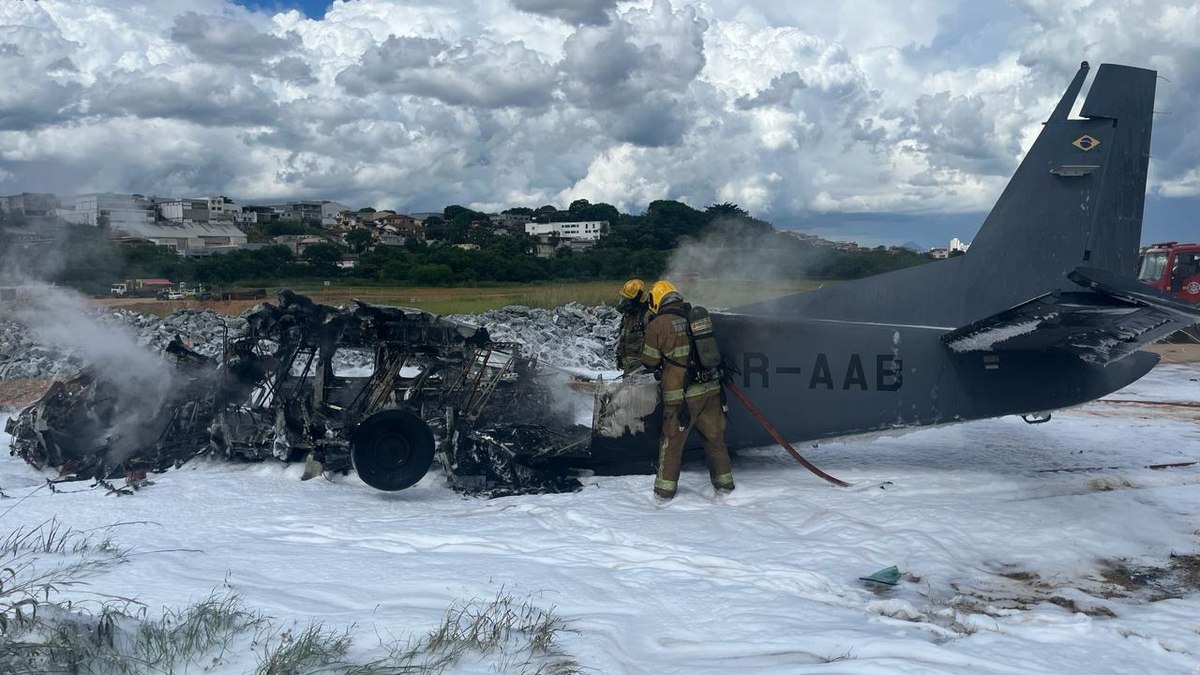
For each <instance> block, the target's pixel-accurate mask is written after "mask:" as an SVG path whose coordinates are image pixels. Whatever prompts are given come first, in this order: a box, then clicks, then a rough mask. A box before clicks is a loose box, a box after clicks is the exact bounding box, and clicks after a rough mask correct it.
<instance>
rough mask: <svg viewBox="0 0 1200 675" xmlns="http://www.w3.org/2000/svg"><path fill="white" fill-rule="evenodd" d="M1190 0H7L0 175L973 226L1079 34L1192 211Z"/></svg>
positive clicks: (909, 232)
mask: <svg viewBox="0 0 1200 675" xmlns="http://www.w3.org/2000/svg"><path fill="white" fill-rule="evenodd" d="M1198 25H1200V8H1198V7H1197V5H1196V4H1195V3H1194V2H1191V1H1190V0H1188V1H1185V0H1180V1H1178V2H1172V1H1161V2H1153V1H1137V0H1071V1H1066V2H1063V1H1060V0H1053V1H1051V0H1013V1H1012V2H1007V3H1001V2H988V3H978V2H966V1H961V2H960V1H955V0H914V1H912V2H908V3H895V2H891V1H889V0H861V1H860V2H855V3H846V4H832V5H831V4H829V3H815V2H805V3H779V2H775V1H774V0H737V1H734V0H706V1H700V2H691V1H687V0H636V1H632V2H629V1H619V0H400V1H391V0H387V1H385V0H334V1H333V2H328V3H327V2H321V1H319V0H303V1H296V0H291V1H288V0H241V2H233V1H231V0H141V1H137V0H133V1H130V0H40V1H36V0H0V67H2V68H3V72H5V73H8V74H9V76H8V77H7V78H6V81H7V82H6V86H5V87H4V88H3V89H2V90H0V194H14V193H18V192H21V191H46V192H57V193H60V194H73V193H79V192H88V191H107V190H111V191H116V192H138V193H143V194H155V195H166V196H175V197H186V196H204V195H215V194H222V195H226V196H230V197H233V198H234V199H237V200H239V201H246V202H263V201H270V200H282V199H301V198H303V199H332V200H335V201H339V202H342V203H345V204H347V205H349V206H352V207H355V208H358V207H362V206H373V207H376V208H392V209H396V210H400V211H409V212H412V211H432V210H441V209H442V208H443V207H444V206H446V205H448V204H462V205H466V206H471V207H474V208H477V209H480V210H488V211H493V210H501V209H504V208H507V207H511V206H531V207H537V206H541V205H544V204H553V205H555V206H558V207H560V208H564V207H566V206H567V205H568V204H570V202H572V201H574V200H575V199H588V200H590V201H592V202H608V203H611V204H613V205H615V206H617V207H618V208H619V209H621V210H622V211H625V212H628V213H640V212H642V211H643V210H644V209H645V208H646V206H647V205H648V204H649V203H650V202H651V201H653V200H656V199H678V200H681V201H684V202H686V203H688V204H690V205H692V206H694V207H697V208H703V207H704V206H707V205H709V204H713V203H720V202H733V203H736V204H738V205H740V206H741V207H742V208H745V209H747V210H748V211H750V212H751V213H752V214H754V215H755V216H758V217H761V218H764V219H766V220H769V221H771V222H772V223H774V224H775V225H776V226H778V227H782V228H789V229H805V230H809V231H812V232H816V233H818V234H822V235H824V236H827V237H829V238H834V239H855V240H858V241H860V242H861V243H866V244H879V243H896V244H899V243H906V242H915V243H918V244H921V245H925V246H933V245H944V244H945V243H946V242H947V241H948V239H949V237H951V236H959V237H961V238H963V239H965V240H969V239H970V238H971V237H972V236H973V234H974V232H975V231H976V230H977V229H978V226H979V224H980V223H982V221H983V218H984V216H985V215H986V212H987V210H988V209H989V208H990V207H991V204H992V203H993V202H994V201H995V199H996V197H997V196H998V195H999V193H1000V191H1001V190H1002V189H1003V187H1004V185H1005V183H1006V182H1007V180H1008V178H1009V177H1010V176H1011V174H1012V172H1013V171H1014V170H1015V168H1016V166H1017V164H1018V163H1019V161H1020V159H1021V157H1022V155H1023V153H1024V152H1025V150H1026V149H1028V147H1029V145H1030V144H1031V143H1032V142H1033V139H1034V138H1035V136H1036V134H1037V132H1038V130H1039V129H1040V123H1041V122H1042V121H1044V120H1045V119H1046V117H1047V116H1048V115H1049V113H1050V111H1051V110H1052V109H1053V106H1054V104H1055V102H1056V101H1057V99H1058V98H1059V97H1060V96H1061V94H1062V91H1063V90H1064V89H1065V88H1066V85H1067V84H1068V82H1069V81H1070V79H1071V77H1072V76H1073V75H1074V73H1075V71H1076V69H1077V68H1078V66H1079V62H1080V61H1082V60H1088V61H1090V62H1091V63H1092V64H1093V66H1095V65H1096V64H1099V63H1102V62H1113V63H1124V64H1128V65H1134V66H1140V67H1145V68H1152V69H1155V70H1157V71H1159V73H1160V75H1161V76H1162V77H1161V78H1160V80H1159V86H1158V97H1157V100H1156V104H1155V107H1156V110H1157V111H1159V112H1160V113H1162V114H1159V115H1157V116H1156V120H1155V129H1154V143H1153V148H1152V152H1153V159H1152V161H1151V169H1150V180H1149V185H1148V197H1147V218H1146V225H1145V229H1144V238H1145V239H1146V240H1147V241H1159V240H1167V239H1176V240H1194V239H1196V238H1197V229H1196V225H1195V219H1194V215H1193V214H1195V213H1196V212H1197V206H1200V132H1198V131H1197V126H1198V125H1197V122H1198V121H1200V120H1198V119H1197V113H1196V112H1195V111H1196V108H1197V101H1196V98H1197V97H1200V31H1197V30H1195V29H1196V26H1198Z"/></svg>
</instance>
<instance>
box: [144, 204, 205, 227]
mask: <svg viewBox="0 0 1200 675" xmlns="http://www.w3.org/2000/svg"><path fill="white" fill-rule="evenodd" d="M154 201H155V203H156V204H157V205H158V215H159V217H160V218H162V219H163V220H165V221H167V222H169V223H207V222H208V220H209V213H210V211H209V200H208V199H206V198H201V199H155V200H154Z"/></svg>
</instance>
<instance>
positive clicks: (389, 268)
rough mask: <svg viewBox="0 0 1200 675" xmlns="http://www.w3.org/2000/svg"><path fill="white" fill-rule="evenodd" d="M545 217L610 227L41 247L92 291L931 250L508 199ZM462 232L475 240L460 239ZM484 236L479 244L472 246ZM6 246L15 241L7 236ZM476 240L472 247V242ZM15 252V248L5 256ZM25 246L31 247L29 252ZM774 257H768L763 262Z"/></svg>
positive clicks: (680, 210) (639, 269) (600, 270)
mask: <svg viewBox="0 0 1200 675" xmlns="http://www.w3.org/2000/svg"><path fill="white" fill-rule="evenodd" d="M505 213H509V214H518V215H526V216H533V217H538V218H539V219H541V220H543V221H547V220H548V221H551V222H553V221H555V220H559V221H563V220H603V221H608V223H609V225H608V228H607V231H606V232H605V233H604V236H603V237H601V239H600V240H599V241H598V242H596V244H595V245H594V246H593V247H591V248H589V249H586V250H581V251H574V250H571V249H569V248H566V247H563V248H559V249H558V250H557V251H556V253H555V255H554V256H553V257H550V258H539V257H537V256H535V255H534V250H535V243H536V240H535V238H533V237H530V236H528V235H525V234H521V233H507V232H505V233H497V232H495V231H493V228H491V227H473V224H476V223H479V222H480V221H483V222H487V220H488V218H487V214H483V213H479V212H477V211H472V210H471V209H467V208H465V207H462V206H458V205H452V206H447V207H446V208H445V209H444V210H443V213H442V217H440V218H438V217H431V218H429V219H428V220H426V222H425V232H426V238H427V241H425V242H420V241H417V240H415V239H411V238H410V239H409V240H407V241H406V242H405V244H404V245H403V246H383V245H376V246H374V247H370V243H371V241H370V239H369V237H365V236H363V235H364V234H366V230H361V231H359V230H356V231H355V232H362V233H363V234H360V235H358V236H357V237H355V236H350V237H347V243H346V244H341V243H333V242H329V243H320V244H313V245H310V246H308V247H307V248H306V249H305V250H304V252H303V254H301V255H295V254H293V253H292V251H291V249H289V248H288V247H286V246H282V245H267V246H264V247H262V248H259V249H257V250H236V251H232V252H229V253H224V254H220V255H210V256H205V257H198V258H191V257H181V256H178V255H176V254H175V252H174V251H172V250H170V249H168V248H164V247H159V246H152V245H132V246H131V245H118V244H114V243H112V242H110V241H108V240H107V234H108V233H107V232H104V231H103V230H102V229H101V228H94V227H87V226H70V225H68V226H65V227H64V228H63V232H62V234H60V237H59V241H57V242H56V244H55V245H54V246H53V247H52V251H50V252H43V253H41V254H38V255H41V256H42V257H45V258H47V259H49V260H48V261H47V265H48V266H47V267H46V271H48V272H49V273H50V277H51V279H52V280H54V281H56V282H59V283H63V284H68V285H72V286H75V287H79V288H81V289H85V290H91V291H93V292H103V291H104V290H106V289H107V285H108V284H109V283H111V282H113V281H115V280H121V279H127V278H145V277H165V278H168V279H171V280H173V281H186V282H191V283H199V284H208V285H237V284H242V285H245V284H260V285H268V284H282V283H287V282H294V281H300V280H331V279H345V280H348V281H350V282H361V283H385V284H412V285H420V286H429V285H458V284H488V283H497V284H507V283H525V282H534V281H551V280H591V279H604V280H608V279H625V278H630V277H642V278H656V277H659V276H661V275H662V274H663V273H664V272H665V271H666V270H667V265H668V262H669V261H670V259H671V256H672V252H674V251H676V250H678V249H679V248H680V246H681V245H683V246H685V247H686V246H693V247H697V246H698V247H704V248H706V249H710V252H711V253H713V254H715V256H716V258H715V259H716V260H717V261H718V262H717V265H716V267H717V269H706V270H702V273H704V274H705V275H710V276H721V275H722V274H723V273H725V274H734V273H736V271H735V270H729V269H725V270H722V269H720V267H721V264H720V261H721V260H722V257H721V254H722V251H731V252H732V251H737V252H739V254H740V255H741V256H742V257H743V258H745V257H746V255H747V253H749V255H750V257H751V259H752V260H753V261H755V262H756V263H757V262H758V260H759V256H761V257H762V258H763V260H764V261H765V260H766V259H768V258H769V259H770V260H771V261H773V262H772V265H773V267H774V268H776V270H777V274H776V276H779V277H782V278H796V279H801V278H812V279H851V278H857V277H862V276H869V275H872V274H878V273H881V272H886V271H889V270H893V269H899V268H901V267H908V266H911V265H915V264H920V263H923V262H926V261H928V259H929V258H928V256H926V255H924V254H920V253H916V252H911V251H906V250H904V251H899V252H897V251H894V250H892V251H888V250H884V249H883V247H879V248H877V249H870V250H859V251H841V250H835V249H833V248H829V247H823V246H814V245H813V244H811V243H808V242H805V241H802V240H800V239H797V238H796V237H793V236H791V235H789V234H787V233H784V232H780V231H777V230H775V229H774V227H773V226H772V225H771V224H770V223H768V222H765V221H763V220H759V219H757V218H753V217H751V216H750V215H749V214H748V213H747V212H746V211H744V210H743V209H741V208H739V207H738V206H737V205H735V204H729V203H725V204H714V205H711V206H709V207H707V208H705V209H703V210H700V209H695V208H692V207H690V206H688V205H687V204H683V203H682V202H678V201H672V200H659V201H655V202H651V203H650V205H649V207H648V208H647V209H646V211H645V213H642V214H639V215H631V214H624V213H620V212H619V211H618V210H617V209H616V208H615V207H613V206H612V205H610V204H603V203H600V204H592V203H589V202H588V201H586V200H577V201H575V202H573V203H572V204H571V205H570V207H569V208H568V209H567V210H566V211H559V210H558V209H555V208H554V207H552V206H545V207H540V208H539V209H530V208H524V207H518V208H513V209H509V210H507V211H505ZM319 232H320V229H319V227H316V226H315V225H314V224H304V223H289V222H281V223H267V224H263V225H259V226H254V227H252V228H248V236H249V238H250V240H251V241H255V240H257V241H260V242H264V243H266V242H269V241H270V240H271V237H274V236H278V235H279V234H318V233H319ZM455 244H473V245H474V246H472V247H466V248H463V247H456V246H454V245H455ZM475 246H477V247H478V248H477V249H476V248H474V247H475ZM0 248H8V249H12V248H13V244H12V242H9V243H7V244H6V243H5V240H4V239H0ZM468 249H469V250H468ZM350 252H356V253H357V254H358V259H357V265H356V266H355V267H353V268H349V269H343V268H342V267H341V266H340V265H339V263H340V262H341V260H342V258H343V256H344V255H345V254H347V253H350ZM7 257H8V256H6V258H7ZM25 257H26V258H28V257H29V256H28V255H27V256H25ZM764 264H765V263H764Z"/></svg>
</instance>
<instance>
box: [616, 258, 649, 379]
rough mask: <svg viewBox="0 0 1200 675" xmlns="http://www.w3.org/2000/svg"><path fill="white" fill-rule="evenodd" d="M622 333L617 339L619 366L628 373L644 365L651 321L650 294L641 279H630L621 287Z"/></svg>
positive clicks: (619, 304)
mask: <svg viewBox="0 0 1200 675" xmlns="http://www.w3.org/2000/svg"><path fill="white" fill-rule="evenodd" d="M620 296H621V300H620V302H619V303H618V304H617V309H619V310H620V311H621V332H620V334H619V337H618V339H617V366H618V367H620V368H621V370H623V371H625V372H626V373H628V372H630V371H633V370H637V369H638V368H639V367H641V365H642V360H641V358H642V340H643V339H644V338H645V337H646V322H647V321H648V320H649V318H650V317H649V313H650V310H649V306H650V294H649V293H647V292H646V284H645V283H644V282H643V281H642V280H641V279H630V280H629V281H626V282H625V284H624V285H623V286H621V293H620Z"/></svg>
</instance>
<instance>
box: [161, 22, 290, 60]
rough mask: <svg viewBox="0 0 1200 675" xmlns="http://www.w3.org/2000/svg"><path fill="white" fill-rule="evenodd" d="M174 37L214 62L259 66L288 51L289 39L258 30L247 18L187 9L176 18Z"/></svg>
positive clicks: (202, 56) (198, 54)
mask: <svg viewBox="0 0 1200 675" xmlns="http://www.w3.org/2000/svg"><path fill="white" fill-rule="evenodd" d="M171 40H172V41H173V42H177V43H179V44H181V45H184V46H186V47H187V48H188V49H189V50H191V52H192V53H194V54H195V55H196V56H198V57H200V58H201V59H203V60H205V61H209V62H211V63H226V64H229V65H234V66H241V67H246V68H258V67H261V66H262V65H263V63H264V62H265V61H266V60H267V59H269V58H271V57H273V56H278V55H280V54H283V53H284V52H286V51H287V49H288V46H289V43H290V41H289V40H288V39H287V38H286V37H283V36H275V35H269V34H264V33H261V32H259V31H258V30H255V28H254V27H253V26H251V25H250V24H249V23H247V22H245V21H238V20H233V19H225V18H222V17H217V16H203V15H200V14H197V13H195V12H188V13H186V14H182V15H180V16H177V17H175V23H174V25H173V26H171Z"/></svg>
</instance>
